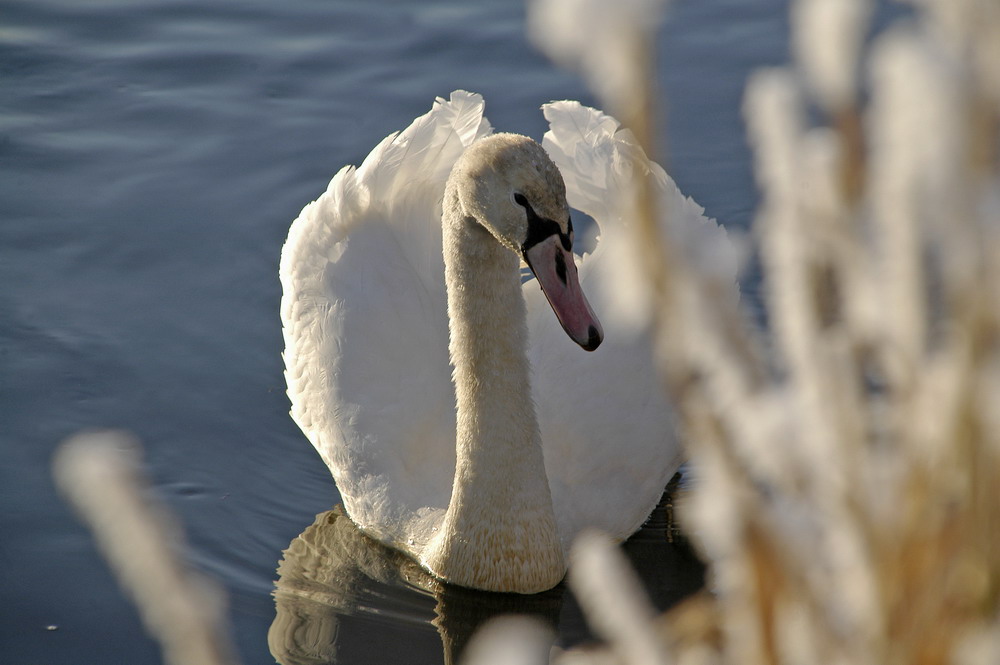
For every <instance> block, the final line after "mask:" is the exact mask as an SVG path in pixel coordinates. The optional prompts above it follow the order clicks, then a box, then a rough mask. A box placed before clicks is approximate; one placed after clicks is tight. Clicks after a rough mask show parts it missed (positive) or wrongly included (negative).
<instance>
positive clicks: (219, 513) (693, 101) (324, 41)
mask: <svg viewBox="0 0 1000 665" xmlns="http://www.w3.org/2000/svg"><path fill="white" fill-rule="evenodd" d="M785 13H786V10H785V7H784V3H783V2H779V1H777V0H755V1H754V2H747V1H746V0H703V1H700V2H694V1H693V0H687V1H685V2H677V3H674V7H673V11H672V20H671V22H670V23H668V24H667V25H666V27H665V28H664V29H663V40H662V48H661V60H662V76H661V81H660V83H661V86H662V90H663V92H664V95H665V97H667V98H668V99H669V115H668V122H667V124H666V126H667V132H666V135H667V136H668V137H669V152H670V159H669V164H668V168H669V170H670V171H671V173H672V175H673V176H674V178H675V179H676V181H677V182H678V184H679V185H680V187H681V189H682V190H683V191H685V192H686V193H687V194H689V195H691V196H693V197H694V198H695V199H696V200H698V201H699V202H700V203H701V204H702V205H704V206H705V207H706V209H707V212H708V214H709V215H711V216H714V217H717V218H719V219H720V220H721V221H723V222H724V223H725V224H727V225H729V226H732V227H745V226H746V224H747V223H748V222H749V219H750V216H751V210H752V209H753V207H754V204H755V200H754V194H753V190H752V180H751V175H750V167H749V159H750V158H749V155H748V152H747V149H746V147H745V145H744V139H743V131H742V124H741V121H740V119H739V106H740V101H741V95H742V89H743V82H744V80H745V77H746V74H747V73H748V71H750V70H751V69H753V68H755V67H757V66H760V65H763V64H773V63H779V62H782V61H784V60H785V59H786V55H785V54H786V51H787V45H786V33H787V27H786V21H785ZM456 88H466V89H469V90H475V91H478V92H481V93H483V94H484V96H485V98H486V100H487V114H488V116H489V119H490V121H491V122H492V123H493V125H494V126H495V127H497V128H499V129H505V130H513V131H519V132H522V133H527V134H531V135H533V136H535V137H536V138H540V136H541V134H542V132H543V131H544V129H545V125H544V120H543V119H542V116H541V114H540V113H539V112H538V110H537V109H538V106H539V105H540V104H542V103H544V102H546V101H549V100H551V99H560V98H569V99H580V100H581V101H583V102H584V103H587V104H594V103H595V102H594V99H593V97H592V96H591V95H590V94H589V93H588V92H587V90H586V89H585V88H584V87H583V85H582V83H581V82H580V81H579V80H578V79H577V78H576V77H574V76H573V75H571V74H567V73H564V72H562V71H559V70H557V69H556V68H554V67H553V66H552V65H550V64H549V63H548V61H547V60H545V59H544V58H543V57H542V56H541V55H539V54H537V53H536V52H535V51H534V50H533V49H532V48H531V47H530V46H528V45H527V43H526V42H525V39H524V37H523V8H522V7H521V6H520V5H519V4H518V3H514V2H509V1H507V0H484V1H480V2H474V3H470V2H466V1H463V0H453V1H445V0H439V1H435V2H425V3H420V4H417V3H413V2H403V1H402V0H399V1H393V2H379V3H375V2H362V1H358V2H350V3H349V2H318V1H315V0H313V1H306V0H290V1H287V2H282V3H274V2H269V1H265V0H257V1H253V2H249V1H244V2H240V3H230V2H213V1H211V0H202V1H201V2H195V1H194V0H149V1H147V2H141V3H140V2H125V1H121V0H117V1H116V0H103V1H101V0H92V1H86V2H81V1H79V0H63V1H61V2H60V1H56V0H5V2H4V3H3V8H2V11H0V90H2V94H0V285H2V286H0V377H2V378H0V414H2V416H0V423H2V430H0V502H2V503H0V506H2V511H0V533H2V534H3V537H2V540H0V567H2V570H3V572H2V573H0V606H2V607H3V608H4V609H3V620H2V621H0V660H3V661H4V662H52V663H57V662H80V661H81V660H84V661H86V662H109V663H110V662H130V663H155V662H159V656H158V651H157V649H156V646H155V645H154V644H153V643H152V642H150V641H149V640H148V639H147V638H146V637H145V636H144V633H143V631H142V627H141V625H140V623H139V620H138V618H137V615H136V613H135V611H134V609H133V608H132V606H131V605H130V604H129V602H128V601H127V600H126V599H125V598H123V596H122V595H121V593H120V592H119V591H118V588H117V586H116V584H115V583H114V580H113V578H112V577H111V575H110V573H109V572H108V571H107V569H106V566H105V564H104V563H103V561H102V560H101V559H100V557H99V556H98V554H97V552H96V550H95V549H94V546H93V544H92V543H91V540H90V537H89V535H88V534H87V533H86V531H85V530H84V529H83V528H82V527H81V526H80V525H79V524H78V523H77V522H76V520H75V519H74V518H73V516H72V515H71V513H70V512H69V511H68V510H67V508H66V507H65V506H64V504H63V503H62V501H61V500H60V499H59V498H58V496H57V494H56V492H55V489H54V487H53V485H52V482H51V480H50V479H49V463H50V458H51V454H52V451H53V450H54V448H55V446H56V445H57V443H58V442H59V441H60V440H62V439H63V438H64V437H66V436H68V435H69V434H71V433H74V432H76V431H78V430H80V429H82V428H90V427H109V426H110V427H120V428H125V429H128V430H131V431H133V432H135V433H136V434H137V435H138V436H139V437H140V438H141V439H142V440H143V442H144V444H145V447H146V455H147V462H148V464H149V470H150V473H151V475H152V477H153V481H154V485H155V489H156V492H157V494H158V495H159V496H160V497H162V498H163V499H164V500H165V501H166V502H167V503H168V504H169V506H170V508H171V509H172V510H173V511H175V512H176V513H177V514H178V516H179V517H180V519H181V520H182V521H183V523H184V525H185V528H186V530H187V534H188V538H189V541H190V545H191V553H190V556H191V558H192V560H193V561H194V563H195V564H196V565H197V566H199V567H200V568H202V569H203V570H205V571H206V572H207V573H209V574H210V575H212V576H214V577H215V578H217V579H218V580H220V581H221V582H222V583H223V584H224V586H225V587H226V589H227V591H228V593H229V602H230V619H231V623H232V628H233V632H234V634H235V637H236V641H237V642H238V644H239V648H240V652H241V656H242V658H243V660H244V662H246V663H271V662H273V661H274V659H273V657H272V656H271V652H270V650H269V646H268V631H269V629H270V627H271V625H272V622H274V619H275V611H276V610H275V600H274V599H273V598H272V597H271V593H272V590H273V588H274V585H273V581H274V580H275V579H276V578H277V577H278V574H277V573H276V572H275V570H276V567H277V565H278V562H279V560H280V559H281V557H282V551H283V550H285V549H286V548H288V547H289V544H290V543H292V541H293V539H295V538H296V537H298V536H299V535H300V533H302V532H303V531H304V530H305V529H306V528H307V527H309V525H310V524H312V523H313V520H314V517H315V516H316V515H317V514H318V513H321V512H323V511H325V510H327V509H329V508H330V507H331V506H333V505H334V504H335V503H336V502H337V500H338V497H337V494H336V490H335V488H334V486H333V484H332V482H331V480H330V477H329V474H328V472H327V470H326V468H325V467H324V466H323V464H322V462H321V461H320V460H319V458H318V456H317V455H316V454H315V453H314V452H313V450H312V448H311V447H310V446H309V444H308V443H307V442H306V440H305V438H304V437H303V436H302V435H301V433H300V432H299V431H298V430H297V428H296V427H295V425H294V424H293V423H292V421H291V420H290V418H289V417H288V415H287V410H288V403H287V400H286V398H285V396H284V380H283V377H282V374H281V370H282V364H281V359H280V356H279V353H280V350H281V348H282V341H281V335H280V327H279V323H278V315H277V312H278V300H279V297H280V292H279V286H278V281H277V261H278V253H279V249H280V247H281V244H282V242H283V240H284V237H285V233H286V231H287V228H288V225H289V223H290V222H291V220H292V219H293V218H294V217H295V216H296V214H297V213H298V211H299V210H300V208H301V207H302V206H303V205H304V204H305V203H307V202H308V201H310V200H312V199H313V198H315V197H316V196H317V195H318V194H319V193H320V192H321V191H322V190H323V189H324V188H325V186H326V183H327V181H328V180H329V178H330V177H331V176H332V175H333V173H335V172H336V171H337V170H338V169H339V168H340V166H342V165H343V164H347V163H355V164H356V163H360V161H361V159H363V157H364V156H365V154H367V152H368V150H370V149H371V148H372V147H373V146H374V145H375V144H376V143H377V142H378V141H379V140H380V139H381V138H382V137H383V136H385V135H386V134H388V133H389V132H390V131H394V130H396V129H401V128H402V127H404V126H406V124H408V122H409V121H410V120H411V119H412V118H413V117H415V116H417V115H419V114H421V113H424V112H425V111H426V110H427V109H428V108H429V107H430V104H431V102H432V100H433V98H434V97H435V96H436V95H443V96H447V94H448V93H449V92H450V91H451V90H453V89H456ZM637 542H638V544H633V545H631V546H630V547H631V554H632V557H633V560H634V561H635V562H636V564H637V566H639V567H640V568H642V569H643V570H644V574H645V575H646V577H647V580H648V582H649V584H650V585H651V586H652V587H654V588H655V589H658V590H661V591H662V590H664V589H666V591H668V592H669V591H671V588H670V587H671V585H676V586H677V589H675V590H683V589H681V587H684V584H685V582H684V581H683V580H684V579H688V580H692V579H696V577H697V573H696V572H695V573H689V574H688V575H689V577H687V578H682V577H672V576H671V575H673V573H672V572H671V571H672V570H673V568H671V566H673V565H674V564H673V563H665V559H664V558H663V557H666V556H672V555H669V554H665V553H664V551H665V550H663V549H662V547H661V549H659V550H656V549H655V548H656V547H660V544H657V543H653V544H650V541H649V540H643V539H639V541H637ZM650 547H652V548H654V549H653V550H652V551H653V552H654V554H653V555H649V551H650ZM668 551H672V550H668ZM657 552H659V553H657ZM678 556H680V555H678ZM682 559H683V557H682ZM688 563H690V562H685V561H683V560H681V561H679V562H678V563H677V566H679V567H683V565H687V564H688ZM678 575H680V573H678ZM363 577H364V576H362V577H361V578H358V580H359V581H358V585H357V586H355V587H352V590H351V591H350V593H353V594H354V596H353V597H354V598H355V599H358V598H360V599H361V601H359V603H355V605H359V606H362V607H364V608H366V609H365V610H364V611H358V610H357V609H356V608H355V611H347V610H345V611H344V612H343V613H342V614H338V611H339V610H335V609H331V608H332V607H333V605H330V607H328V608H326V609H322V608H320V610H319V611H320V614H323V616H325V617H327V619H329V618H330V617H331V616H334V615H336V616H338V617H339V619H337V620H336V621H334V623H335V624H336V629H335V630H336V633H337V636H338V640H340V641H341V643H342V644H341V645H340V648H339V651H338V653H339V656H338V657H339V658H340V660H339V662H344V663H366V662H372V663H374V662H383V663H384V662H439V661H440V660H441V658H442V637H441V634H440V632H444V633H447V634H448V635H453V634H455V630H454V629H452V628H447V629H441V631H440V632H439V629H440V628H441V625H451V624H448V620H442V619H436V617H438V616H439V613H438V611H437V609H436V608H437V607H438V605H440V604H442V603H443V604H444V605H448V604H449V603H450V604H451V606H463V607H464V606H468V605H470V604H471V606H472V607H473V610H472V614H473V615H474V616H478V615H476V612H477V611H479V610H477V609H475V608H476V607H477V606H481V605H482V604H483V603H486V604H490V603H487V601H483V600H482V597H478V600H477V599H476V597H473V600H469V598H467V597H462V598H459V600H455V598H454V597H453V596H446V597H445V598H444V599H443V600H442V599H441V598H440V597H439V598H437V599H435V598H432V597H431V596H429V595H427V594H426V593H425V592H423V591H419V590H416V589H413V588H408V587H407V586H406V585H401V584H400V583H398V581H396V582H394V581H392V579H390V580H389V581H388V582H385V581H384V580H382V581H379V580H371V579H370V578H369V581H364V579H363ZM678 580H680V581H678ZM379 585H386V586H379ZM560 593H562V592H559V591H557V592H554V594H555V595H559V594H560ZM459 595H460V596H461V594H459ZM564 595H566V596H568V594H564ZM665 595H666V596H667V597H666V598H661V602H662V603H668V602H670V600H669V597H670V593H667V594H665ZM674 595H677V594H674ZM563 600H566V599H561V600H560V601H559V602H558V603H556V604H555V605H554V606H552V605H547V606H545V607H543V608H542V610H541V612H542V614H545V615H546V616H550V617H551V616H555V617H556V621H557V622H558V624H559V630H560V631H561V635H562V638H561V640H562V642H563V643H571V642H573V641H576V640H579V639H583V638H584V637H585V635H586V632H585V629H584V628H583V626H582V622H581V620H580V617H579V616H578V611H577V610H575V605H573V603H572V602H570V601H568V600H566V602H563ZM463 603H464V605H463ZM543 605H544V603H543ZM553 607H555V609H553ZM280 609H281V602H280V595H279V610H280ZM312 610H316V608H312ZM312 610H310V611H312ZM455 616H458V617H462V616H464V610H463V611H459V612H457V613H453V614H452V620H456V619H454V617H455ZM327 619H324V620H327ZM432 620H436V621H437V623H436V624H432V623H431V621H432ZM460 622H461V621H460ZM449 631H450V632H449ZM272 632H273V631H272ZM448 639H451V638H448ZM401 645H402V646H401ZM375 648H383V649H385V650H388V651H386V652H385V653H381V654H380V653H378V652H377V651H372V649H375ZM393 650H395V651H393ZM393 654H395V655H393Z"/></svg>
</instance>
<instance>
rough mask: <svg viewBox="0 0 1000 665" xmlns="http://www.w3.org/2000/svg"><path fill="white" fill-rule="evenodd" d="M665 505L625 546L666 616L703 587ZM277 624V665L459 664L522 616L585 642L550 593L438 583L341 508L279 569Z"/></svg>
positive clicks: (569, 612) (565, 607) (568, 607)
mask: <svg viewBox="0 0 1000 665" xmlns="http://www.w3.org/2000/svg"><path fill="white" fill-rule="evenodd" d="M670 532H671V525H670V523H669V519H668V516H667V515H666V514H665V504H664V503H661V506H660V507H658V509H657V511H654V514H653V516H652V517H651V519H650V521H649V522H648V523H647V525H646V526H645V527H644V528H643V529H642V530H641V531H639V533H638V534H636V536H634V537H633V538H631V539H630V540H629V541H628V542H627V543H625V545H624V549H625V552H626V554H627V555H628V557H629V558H630V560H631V561H632V564H633V565H634V566H635V567H636V568H637V570H638V573H639V575H640V577H641V578H642V581H643V583H644V586H645V587H646V589H647V590H648V591H649V592H650V595H651V597H652V600H653V603H654V605H656V606H657V607H658V608H659V609H661V610H663V609H666V608H668V607H670V606H672V605H674V604H675V603H677V602H678V601H679V600H681V599H683V598H684V597H686V596H687V595H689V594H691V593H693V592H694V591H696V590H697V589H699V588H700V587H701V586H702V584H703V572H704V571H703V567H702V565H701V563H700V562H699V561H698V560H697V559H696V558H695V557H694V555H693V554H692V553H691V551H690V550H689V549H688V547H687V545H686V544H685V543H684V542H683V540H681V541H680V542H673V543H671V542H668V540H669V539H668V537H666V536H667V534H669V533H670ZM274 599H275V606H276V616H275V619H274V622H273V623H272V625H271V629H270V631H269V633H268V643H269V645H270V649H271V654H272V655H273V656H274V657H275V659H276V660H277V661H278V662H279V663H282V665H304V664H310V665H319V664H321V663H324V664H325V663H341V664H344V663H376V662H377V663H385V664H389V663H396V662H398V663H414V662H425V661H429V662H436V661H437V662H440V661H441V660H442V656H441V655H440V654H442V652H443V661H444V662H445V663H456V662H458V660H459V658H460V656H461V653H462V650H463V649H464V648H465V645H466V643H467V642H468V640H469V638H470V637H471V636H472V634H473V633H474V632H475V631H476V629H477V628H478V627H479V626H481V625H482V624H483V623H485V622H486V621H487V620H489V619H490V618H492V617H494V616H497V615H501V614H528V615H532V616H535V617H537V618H540V619H541V620H542V621H544V622H545V623H546V624H548V625H549V626H551V627H552V629H553V630H554V631H555V632H556V635H557V638H556V639H557V643H558V644H559V645H560V646H563V647H566V646H571V645H574V644H577V643H579V642H582V641H585V640H587V639H589V638H590V634H589V632H588V631H587V629H586V626H585V624H584V621H583V618H582V616H581V614H580V610H579V608H578V607H577V605H576V603H575V602H574V600H573V598H572V596H571V595H570V594H569V593H566V592H565V589H564V586H563V585H559V586H558V587H556V588H555V589H552V590H551V591H547V592H545V593H541V594H535V595H529V596H523V595H520V594H505V593H489V592H483V591H475V590H472V589H465V588H461V587H455V586H451V585H446V584H443V583H441V582H440V581H439V580H437V579H435V578H433V577H431V576H430V575H428V574H427V573H426V572H425V571H424V570H423V569H421V568H420V567H419V566H418V565H417V564H416V563H415V562H414V561H413V560H412V559H410V558H408V557H406V556H404V555H403V554H402V553H400V552H398V551H396V550H392V549H389V548H387V547H385V546H384V545H382V544H380V543H378V542H376V541H374V540H372V539H370V538H368V537H367V536H365V535H364V534H363V533H361V532H360V531H359V530H358V529H357V527H356V526H355V525H354V523H353V522H351V520H350V519H349V518H348V517H347V516H346V515H345V514H344V512H343V509H342V508H341V507H340V506H337V507H335V508H334V509H333V510H329V511H327V512H325V513H321V514H320V515H318V516H317V517H316V520H315V522H314V523H313V524H312V525H310V526H309V527H308V528H307V529H306V530H305V531H303V532H302V534H301V535H299V536H298V537H297V538H295V540H293V541H292V542H291V544H290V545H289V546H288V549H287V550H285V552H284V557H283V559H282V561H281V562H280V564H279V565H278V581H277V582H276V588H275V591H274Z"/></svg>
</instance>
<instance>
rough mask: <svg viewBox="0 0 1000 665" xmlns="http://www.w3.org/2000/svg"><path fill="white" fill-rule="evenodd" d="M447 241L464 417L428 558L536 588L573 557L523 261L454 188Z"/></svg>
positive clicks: (508, 587) (468, 574) (444, 570)
mask: <svg viewBox="0 0 1000 665" xmlns="http://www.w3.org/2000/svg"><path fill="white" fill-rule="evenodd" d="M444 210H445V212H444V216H443V219H442V222H443V238H442V239H443V245H444V257H445V281H446V284H447V290H448V316H449V320H450V323H449V328H450V335H451V336H450V347H449V349H450V353H451V361H452V364H453V365H454V368H455V371H454V381H455V394H456V398H457V408H458V420H457V441H456V452H457V459H456V468H455V480H454V485H453V486H452V496H451V501H450V503H449V504H448V510H447V513H446V515H445V518H444V522H443V524H442V526H441V530H440V532H439V533H438V534H437V535H436V536H435V538H434V540H432V542H431V543H430V544H429V548H428V551H427V552H426V554H425V556H424V557H422V559H423V563H424V565H426V566H427V567H428V568H429V569H430V570H431V571H432V572H434V573H435V574H437V575H439V576H440V577H442V578H444V579H446V580H448V581H451V582H454V583H457V584H461V585H463V586H471V587H476V588H480V589H489V590H503V591H517V592H520V593H534V592H538V591H542V590H545V589H549V588H551V587H552V586H554V585H555V584H557V583H558V582H559V580H560V579H562V577H563V575H564V574H565V570H566V564H565V559H564V556H563V552H562V548H561V546H560V542H559V536H558V533H557V530H556V523H555V516H554V514H553V511H552V499H551V495H550V492H549V485H548V478H547V477H546V474H545V465H544V461H543V457H542V447H541V436H540V434H539V429H538V421H537V419H536V416H535V409H534V404H533V401H532V398H531V383H530V365H529V362H528V358H527V354H526V352H525V349H526V344H527V337H528V332H527V323H526V315H525V305H524V298H523V296H522V295H521V281H520V276H519V270H518V266H519V261H518V257H517V255H516V254H514V253H513V252H511V251H510V250H509V249H507V248H505V247H503V246H502V245H500V243H499V242H497V241H496V240H495V239H494V238H493V237H492V236H491V235H490V233H489V232H488V231H487V230H486V229H485V228H483V226H481V225H480V224H479V223H478V222H476V221H475V220H474V219H472V218H470V217H466V216H465V215H464V214H463V213H462V211H461V209H460V206H459V203H458V199H457V195H456V193H455V191H454V187H451V186H449V187H448V188H447V189H446V191H445V200H444Z"/></svg>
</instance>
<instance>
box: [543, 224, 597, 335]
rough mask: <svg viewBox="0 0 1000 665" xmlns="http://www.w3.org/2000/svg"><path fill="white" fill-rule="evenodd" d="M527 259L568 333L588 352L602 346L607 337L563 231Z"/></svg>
mask: <svg viewBox="0 0 1000 665" xmlns="http://www.w3.org/2000/svg"><path fill="white" fill-rule="evenodd" d="M524 260H525V262H526V263H527V264H528V267H529V268H531V272H532V273H534V275H535V279H537V280H538V284H539V286H541V287H542V293H544V294H545V298H546V299H547V300H548V301H549V305H550V306H551V307H552V310H553V311H554V312H555V313H556V317H557V318H558V319H559V323H561V324H562V327H563V330H565V331H566V334H567V335H569V336H570V338H571V339H572V340H573V341H574V342H576V343H577V344H579V345H580V346H582V347H583V348H584V349H585V350H587V351H593V350H594V349H596V348H597V347H598V346H600V344H601V341H602V340H603V339H604V332H603V331H602V330H601V323H600V321H598V320H597V317H596V316H595V315H594V311H593V310H592V309H590V304H589V303H588V302H587V298H586V296H584V295H583V289H581V288H580V279H579V277H578V276H577V271H576V262H575V261H574V260H573V253H572V252H571V251H568V250H567V249H566V248H564V247H563V245H562V241H561V239H560V236H559V234H552V235H551V236H549V237H548V238H546V239H544V240H542V241H541V242H538V243H536V244H534V245H532V246H531V248H530V249H527V250H525V252H524Z"/></svg>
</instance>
